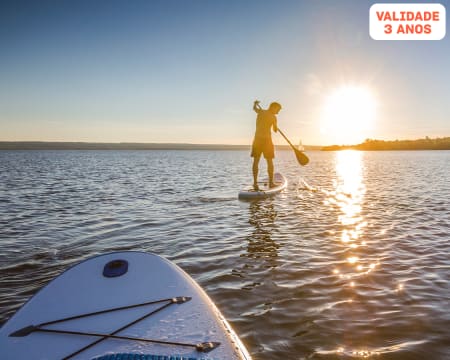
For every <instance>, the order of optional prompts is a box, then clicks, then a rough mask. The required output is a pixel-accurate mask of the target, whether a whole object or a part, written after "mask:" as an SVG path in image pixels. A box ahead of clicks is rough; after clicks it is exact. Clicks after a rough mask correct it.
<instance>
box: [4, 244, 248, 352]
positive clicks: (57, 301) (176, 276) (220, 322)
mask: <svg viewBox="0 0 450 360" xmlns="http://www.w3.org/2000/svg"><path fill="white" fill-rule="evenodd" d="M107 335H110V336H109V337H108V336H107ZM136 339H140V340H136ZM149 340H152V341H149ZM0 349H1V351H0V353H1V358H2V359H15V360H20V359H27V360H28V359H96V360H118V359H122V360H123V359H145V360H154V359H155V360H156V359H157V360H175V359H176V360H195V359H223V360H228V359H239V360H243V359H245V360H250V359H251V357H250V355H249V354H248V352H247V350H246V349H245V347H244V346H243V344H242V343H241V341H240V340H239V339H238V337H237V335H236V334H235V333H234V331H233V330H232V329H231V327H230V325H229V324H228V322H227V321H226V320H225V319H224V317H223V316H222V315H221V313H220V312H219V310H218V309H217V308H216V306H215V305H214V303H213V302H212V301H211V299H210V298H209V297H208V296H207V295H206V293H205V292H204V291H203V290H202V289H201V288H200V287H199V286H198V285H197V284H196V283H195V281H194V280H193V279H192V278H191V277H189V275H187V274H186V273H185V272H184V271H183V270H181V269H180V268H179V267H178V266H176V265H175V264H173V263H171V262H170V261H168V260H166V259H164V258H162V257H160V256H157V255H154V254H148V253H142V252H117V253H112V254H107V255H102V256H98V257H94V258H91V259H89V260H86V261H84V262H82V263H80V264H78V265H76V266H74V267H72V268H70V269H68V270H67V271H65V272H64V273H62V274H61V275H60V276H58V277H57V278H55V279H54V280H53V281H51V282H50V283H49V284H48V285H47V286H45V287H44V288H43V289H42V290H40V291H39V292H38V293H37V294H36V295H35V296H34V297H32V298H31V299H30V300H29V301H28V302H27V303H26V304H25V305H24V306H23V307H22V308H21V309H20V310H18V311H17V312H16V314H15V315H14V316H12V317H11V319H10V320H9V321H8V322H7V323H6V324H4V325H3V327H1V328H0ZM138 355H139V356H138Z"/></svg>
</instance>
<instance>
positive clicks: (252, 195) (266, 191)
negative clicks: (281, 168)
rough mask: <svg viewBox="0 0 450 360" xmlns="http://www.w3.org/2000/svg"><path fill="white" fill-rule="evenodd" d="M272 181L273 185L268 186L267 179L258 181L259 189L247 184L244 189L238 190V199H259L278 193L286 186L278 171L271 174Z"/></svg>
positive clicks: (284, 179)
mask: <svg viewBox="0 0 450 360" xmlns="http://www.w3.org/2000/svg"><path fill="white" fill-rule="evenodd" d="M273 181H274V182H275V184H276V186H275V187H272V188H271V187H269V183H268V181H265V182H261V183H258V187H259V190H255V189H254V188H253V186H247V187H246V188H245V189H244V190H241V191H240V192H239V199H242V200H253V199H261V198H265V197H268V196H272V195H275V194H278V193H279V192H281V191H283V190H284V189H286V187H287V180H286V178H285V177H284V176H283V175H281V174H280V173H275V174H274V175H273Z"/></svg>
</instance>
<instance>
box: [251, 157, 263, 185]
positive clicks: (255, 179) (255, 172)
mask: <svg viewBox="0 0 450 360" xmlns="http://www.w3.org/2000/svg"><path fill="white" fill-rule="evenodd" d="M260 158H261V155H259V156H254V157H253V168H252V169H253V188H254V189H255V190H256V191H258V190H259V187H258V164H259V159H260Z"/></svg>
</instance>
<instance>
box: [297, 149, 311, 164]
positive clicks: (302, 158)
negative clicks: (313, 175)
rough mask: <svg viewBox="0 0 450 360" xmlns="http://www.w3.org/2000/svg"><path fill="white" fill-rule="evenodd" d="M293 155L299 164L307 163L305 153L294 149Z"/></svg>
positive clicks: (307, 159)
mask: <svg viewBox="0 0 450 360" xmlns="http://www.w3.org/2000/svg"><path fill="white" fill-rule="evenodd" d="M295 156H296V158H297V161H298V163H299V164H300V165H302V166H305V165H306V164H308V163H309V158H308V157H307V156H306V154H305V153H303V152H301V151H300V150H295Z"/></svg>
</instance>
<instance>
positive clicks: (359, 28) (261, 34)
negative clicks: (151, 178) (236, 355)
mask: <svg viewBox="0 0 450 360" xmlns="http://www.w3.org/2000/svg"><path fill="white" fill-rule="evenodd" d="M384 2H389V1H384ZM392 2H398V1H392ZM408 2H414V1H408ZM417 2H422V3H423V2H426V1H417ZM373 3H375V1H362V0H354V1H346V0H340V1H332V0H327V1H325V0H316V1H306V0H305V1H301V0H296V1H288V0H280V1H278V0H277V1H275V0H274V1H271V0H264V1H261V0H259V1H252V0H245V1H244V0H239V1H237V0H227V1H214V0H208V1H202V0H162V1H156V0H145V1H138V0H135V1H125V0H123V1H111V0H108V1H100V0H99V1H83V0H71V1H65V0H54V1H45V0H43V1H21V0H5V1H2V2H1V5H0V141H29V140H40V141H96V142H183V143H211V144H212V143H220V144H248V143H250V142H251V140H252V136H253V132H254V126H255V113H254V112H253V111H252V105H253V101H254V100H255V99H258V100H260V101H261V105H262V106H263V107H267V106H268V105H269V104H270V102H271V101H278V102H280V103H281V104H282V105H283V109H282V111H281V112H280V114H279V116H278V121H279V126H280V128H281V129H283V130H284V131H285V133H286V134H287V135H288V136H290V137H291V138H292V140H293V142H298V141H299V140H300V139H301V140H302V142H303V144H321V145H328V144H335V143H338V144H342V143H345V142H357V141H358V140H361V141H362V140H364V139H365V138H366V137H370V138H378V139H397V138H398V139H405V138H419V137H424V136H430V137H436V136H450V37H449V36H447V37H445V38H444V39H443V40H440V41H375V40H372V39H371V38H370V36H369V8H370V6H371V5H372V4H373ZM440 3H442V4H444V5H445V6H446V7H447V11H449V9H450V7H449V6H448V4H447V3H446V2H444V1H440ZM447 18H448V16H447ZM447 22H448V21H447ZM345 87H347V90H348V89H350V90H349V91H347V92H346V90H344V91H343V92H342V89H343V88H344V89H345ZM339 89H341V90H339ZM355 89H356V90H355ZM361 89H363V90H361ZM339 91H341V92H339ZM342 93H344V95H343V97H339V96H340V95H339V94H342ZM333 94H334V95H333ZM336 94H337V95H336ZM345 94H346V95H345ZM364 94H365V95H364ZM367 98H369V100H367ZM333 99H334V100H333ZM333 101H334V102H335V103H338V104H343V103H344V104H346V103H349V102H350V103H352V102H354V103H355V106H356V107H355V109H357V110H355V112H354V113H352V115H351V116H354V117H355V119H354V120H353V121H355V122H357V121H360V123H364V122H367V124H366V125H367V126H359V125H354V126H350V127H349V128H345V126H344V127H342V126H341V120H342V121H344V120H343V119H340V118H339V116H336V115H333V114H337V113H340V112H341V110H342V109H337V108H336V107H333V105H332V104H333ZM330 104H331V105H330ZM334 106H336V105H334ZM347 106H352V104H349V105H347ZM367 109H369V110H367ZM327 111H328V113H329V115H330V114H331V115H330V116H331V117H330V118H329V119H328V120H324V116H325V117H326V115H324V113H327ZM342 111H343V113H342V114H341V116H342V117H345V118H348V117H349V114H348V111H349V110H348V109H346V110H345V109H344V110H342ZM333 116H334V117H333ZM351 116H350V117H351ZM366 117H367V118H370V119H369V120H367V119H365V118H366ZM356 118H358V119H356ZM327 121H328V123H327ZM330 122H331V123H332V124H331V123H330ZM327 124H328V125H327ZM358 126H359V127H360V128H359V129H356V128H358ZM347 127H348V124H347ZM352 128H355V131H356V130H358V131H359V132H358V131H356V132H358V134H356V133H355V134H353V135H354V136H344V135H345V134H347V135H349V134H350V135H351V133H352ZM344 133H345V134H344ZM274 139H275V141H276V142H277V143H283V140H282V138H281V137H280V136H279V135H274Z"/></svg>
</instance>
